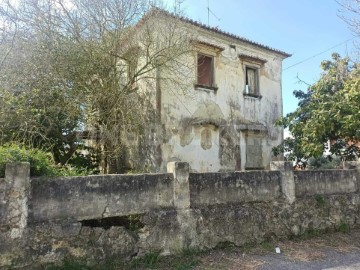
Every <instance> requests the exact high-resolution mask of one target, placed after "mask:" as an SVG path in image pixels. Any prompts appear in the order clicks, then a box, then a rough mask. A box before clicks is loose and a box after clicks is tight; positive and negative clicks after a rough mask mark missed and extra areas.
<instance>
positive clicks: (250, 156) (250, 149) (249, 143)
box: [245, 132, 264, 170]
mask: <svg viewBox="0 0 360 270" xmlns="http://www.w3.org/2000/svg"><path fill="white" fill-rule="evenodd" d="M245 168H246V169H247V170H256V169H263V168H264V166H263V160H262V137H261V136H257V135H256V134H253V133H251V132H249V133H248V134H247V135H246V165H245Z"/></svg>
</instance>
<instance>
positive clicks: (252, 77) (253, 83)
mask: <svg viewBox="0 0 360 270" xmlns="http://www.w3.org/2000/svg"><path fill="white" fill-rule="evenodd" d="M245 77H246V78H245V94H246V95H251V96H259V95H260V91H259V70H258V69H257V68H252V67H245Z"/></svg>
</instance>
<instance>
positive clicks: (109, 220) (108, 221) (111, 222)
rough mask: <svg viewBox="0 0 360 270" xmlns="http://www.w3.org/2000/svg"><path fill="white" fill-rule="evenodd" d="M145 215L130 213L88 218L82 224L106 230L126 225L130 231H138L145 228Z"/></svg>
mask: <svg viewBox="0 0 360 270" xmlns="http://www.w3.org/2000/svg"><path fill="white" fill-rule="evenodd" d="M142 216H143V215H128V216H122V217H106V218H100V219H88V220H82V221H81V225H82V226H85V227H92V228H104V229H105V230H108V229H110V228H111V227H125V228H126V229H128V230H130V231H137V230H139V229H141V228H144V226H145V225H144V224H143V223H142V222H141V219H142Z"/></svg>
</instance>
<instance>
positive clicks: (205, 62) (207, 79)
mask: <svg viewBox="0 0 360 270" xmlns="http://www.w3.org/2000/svg"><path fill="white" fill-rule="evenodd" d="M197 85H198V86H203V87H208V88H211V87H214V57H213V56H210V55H205V54H201V53H198V55H197Z"/></svg>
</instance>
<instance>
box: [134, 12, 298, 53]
mask: <svg viewBox="0 0 360 270" xmlns="http://www.w3.org/2000/svg"><path fill="white" fill-rule="evenodd" d="M155 12H160V13H161V14H164V15H166V16H170V17H172V18H174V19H178V20H180V21H182V22H185V23H188V24H191V25H193V26H196V27H199V28H201V29H204V30H207V31H210V32H213V33H216V34H220V35H223V36H225V37H229V38H232V39H235V40H237V41H240V42H245V43H248V44H250V45H252V46H255V47H258V48H260V49H265V50H268V51H271V52H274V53H277V54H280V55H282V56H284V57H285V58H287V57H290V56H291V54H289V53H286V52H284V51H281V50H278V49H274V48H271V47H269V46H266V45H263V44H260V43H258V42H255V41H251V40H249V39H247V38H244V37H241V36H238V35H235V34H232V33H229V32H226V31H223V30H221V29H219V28H217V27H211V26H207V25H205V24H203V23H201V22H198V21H195V20H192V19H190V18H187V17H185V16H179V15H176V14H174V13H170V12H168V11H166V10H163V9H159V8H153V9H152V10H151V11H150V12H148V14H146V15H145V16H144V17H143V19H142V20H144V19H145V18H146V17H148V16H151V15H152V14H154V13H155ZM142 20H141V21H142Z"/></svg>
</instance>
